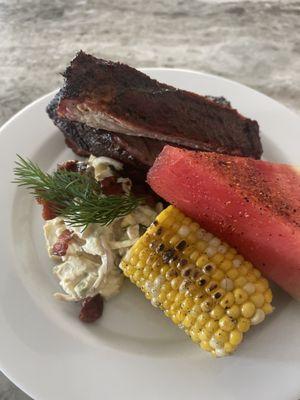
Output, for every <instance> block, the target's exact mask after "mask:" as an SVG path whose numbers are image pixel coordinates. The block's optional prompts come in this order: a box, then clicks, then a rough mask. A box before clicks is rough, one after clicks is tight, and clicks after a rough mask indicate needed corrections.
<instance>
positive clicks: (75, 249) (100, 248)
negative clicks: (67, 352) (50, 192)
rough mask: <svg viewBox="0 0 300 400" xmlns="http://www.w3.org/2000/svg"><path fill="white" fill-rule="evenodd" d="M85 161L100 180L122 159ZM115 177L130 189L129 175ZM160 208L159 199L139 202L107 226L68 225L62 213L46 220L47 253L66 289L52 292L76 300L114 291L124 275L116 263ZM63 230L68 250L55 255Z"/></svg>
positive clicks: (119, 165)
mask: <svg viewBox="0 0 300 400" xmlns="http://www.w3.org/2000/svg"><path fill="white" fill-rule="evenodd" d="M88 164H89V165H90V166H91V167H93V170H94V173H95V178H96V179H97V180H99V181H101V180H102V179H104V178H107V177H109V176H112V175H114V171H115V170H120V169H121V168H122V164H121V163H119V162H118V161H115V160H112V159H110V158H108V157H98V158H96V157H93V156H91V157H90V158H89V160H88ZM118 181H119V182H122V184H124V190H125V191H126V193H129V192H130V189H131V181H130V180H129V179H128V178H119V179H118ZM161 208H162V205H161V204H160V203H158V204H157V206H156V209H153V208H151V207H149V206H147V205H141V206H138V207H137V208H136V209H135V210H134V211H133V212H131V213H130V214H128V215H126V216H125V217H122V218H117V219H115V220H114V221H113V222H112V223H111V224H110V225H108V226H101V225H100V224H90V225H89V226H88V227H87V228H86V229H83V228H81V227H74V226H70V225H67V224H66V222H65V221H64V219H63V218H62V217H56V218H54V219H52V220H48V221H46V222H45V224H44V236H45V240H46V245H47V250H48V254H49V256H50V257H51V258H53V259H54V260H56V261H58V262H59V263H58V264H57V265H56V266H55V267H54V268H53V273H54V275H55V276H56V277H57V279H58V281H59V284H60V286H61V288H62V289H63V291H64V292H65V293H55V294H54V296H55V297H56V298H57V299H60V300H66V301H78V300H82V299H84V298H86V297H88V296H95V295H96V294H98V293H100V294H101V295H102V296H103V297H104V298H106V299H107V298H109V297H112V296H114V295H116V294H117V293H118V292H119V291H120V289H121V286H122V283H123V278H124V277H123V274H122V272H121V270H120V269H119V267H118V265H119V262H120V260H121V257H122V256H123V255H124V254H126V252H127V251H128V249H129V248H130V247H131V246H132V245H133V244H134V243H135V242H136V241H137V239H139V237H140V236H141V235H142V233H143V229H145V228H146V227H148V226H149V225H150V224H151V223H152V222H153V221H154V219H155V217H156V215H157V214H158V213H159V212H160V210H161ZM66 230H68V231H70V232H71V239H70V241H69V242H68V246H67V250H66V252H65V254H64V255H61V256H58V255H54V254H53V246H54V245H55V244H56V243H57V242H58V241H59V237H60V235H62V234H63V232H64V231H66Z"/></svg>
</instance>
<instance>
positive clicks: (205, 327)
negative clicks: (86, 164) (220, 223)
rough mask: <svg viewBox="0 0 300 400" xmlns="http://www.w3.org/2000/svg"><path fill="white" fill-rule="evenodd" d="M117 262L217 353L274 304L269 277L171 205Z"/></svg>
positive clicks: (225, 349) (193, 336)
mask: <svg viewBox="0 0 300 400" xmlns="http://www.w3.org/2000/svg"><path fill="white" fill-rule="evenodd" d="M158 232H160V233H158ZM120 267H121V269H122V270H123V272H124V274H125V275H126V276H128V277H129V278H130V279H131V280H132V281H133V282H134V283H135V284H136V285H137V286H139V287H141V289H142V291H143V292H144V293H145V296H146V298H148V299H149V300H150V301H151V303H152V304H153V305H154V306H156V307H159V308H161V309H162V311H163V312H164V313H165V315H166V316H168V317H169V318H171V320H172V321H173V322H174V323H175V324H177V325H178V326H179V327H181V328H183V329H184V331H185V332H186V333H187V334H188V335H189V336H190V337H191V339H192V340H193V341H194V342H195V343H199V345H200V346H201V347H202V348H203V349H204V350H207V351H209V352H211V353H212V354H213V355H216V356H222V355H226V354H230V353H232V352H233V351H234V349H235V348H236V347H237V346H238V345H239V343H240V342H241V341H242V338H243V333H245V332H247V331H248V329H249V328H250V325H255V324H257V323H259V322H261V321H262V320H263V319H264V318H265V315H266V314H268V313H270V312H271V311H272V309H273V308H272V306H271V304H270V302H271V300H272V293H271V291H270V289H269V285H268V281H267V280H266V279H264V278H262V277H261V276H260V273H259V272H258V271H257V270H255V269H254V267H253V266H252V264H251V263H249V262H247V261H244V259H243V257H242V256H240V255H238V254H237V253H236V250H235V249H232V248H230V247H229V246H228V245H227V244H226V243H222V242H221V241H220V240H219V239H218V238H216V237H214V236H213V235H212V234H211V233H209V232H206V231H204V230H203V229H201V228H200V227H199V225H198V224H197V223H196V222H193V221H192V220H191V219H190V218H188V217H185V216H184V214H183V213H181V212H180V211H179V210H177V209H176V208H175V207H173V206H170V207H168V208H167V209H166V210H164V211H163V212H162V213H161V214H160V215H158V217H157V219H156V223H155V224H154V225H152V226H151V227H149V228H148V230H147V232H146V233H145V234H144V235H143V236H142V237H141V238H140V239H139V240H138V241H137V242H136V243H135V244H134V246H133V247H132V248H131V250H130V251H129V252H128V253H127V254H126V256H125V257H124V258H123V260H122V261H121V264H120Z"/></svg>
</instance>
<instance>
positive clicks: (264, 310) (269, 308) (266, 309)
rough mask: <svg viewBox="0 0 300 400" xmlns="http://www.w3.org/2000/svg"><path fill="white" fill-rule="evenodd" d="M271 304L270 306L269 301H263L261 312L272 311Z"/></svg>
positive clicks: (268, 312)
mask: <svg viewBox="0 0 300 400" xmlns="http://www.w3.org/2000/svg"><path fill="white" fill-rule="evenodd" d="M273 309H274V308H273V306H271V304H270V303H265V304H264V305H263V306H262V310H263V312H264V313H265V314H270V313H271V312H272V311H273Z"/></svg>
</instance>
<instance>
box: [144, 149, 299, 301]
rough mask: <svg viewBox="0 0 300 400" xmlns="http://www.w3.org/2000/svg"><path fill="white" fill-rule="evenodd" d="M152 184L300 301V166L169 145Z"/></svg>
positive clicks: (156, 166)
mask: <svg viewBox="0 0 300 400" xmlns="http://www.w3.org/2000/svg"><path fill="white" fill-rule="evenodd" d="M148 183H149V184H150V186H151V187H152V189H153V190H154V191H155V192H156V193H157V194H158V195H160V196H161V197H162V198H164V199H165V200H167V201H168V202H170V203H171V204H174V205H175V206H176V207H178V208H179V209H180V210H182V211H183V212H184V213H186V214H187V215H189V216H190V217H192V218H194V219H195V220H196V221H198V222H199V223H200V224H201V226H202V227H203V228H205V229H206V230H208V231H210V232H212V233H213V234H215V235H217V236H219V237H220V238H221V239H222V240H224V241H226V242H228V243H229V244H231V245H232V246H235V247H236V249H237V250H238V251H239V252H240V253H241V254H243V255H244V256H245V258H247V259H249V260H250V261H252V263H253V264H254V265H256V266H257V267H258V268H259V269H260V270H261V272H262V273H263V274H264V275H265V276H266V277H268V278H270V279H271V280H273V281H274V282H276V283H277V284H278V285H279V286H281V287H282V288H283V289H285V290H286V291H287V292H288V293H290V294H291V295H292V296H293V297H295V298H296V299H299V300H300V172H299V170H297V169H296V168H293V167H292V166H288V165H285V164H274V163H270V162H266V161H257V160H253V159H250V158H245V157H234V156H226V155H221V154H216V153H203V152H194V151H189V150H183V149H178V148H175V147H171V146H166V147H164V149H163V151H162V153H161V154H160V155H159V157H158V158H157V160H156V161H155V163H154V165H153V167H152V168H151V169H150V171H149V173H148Z"/></svg>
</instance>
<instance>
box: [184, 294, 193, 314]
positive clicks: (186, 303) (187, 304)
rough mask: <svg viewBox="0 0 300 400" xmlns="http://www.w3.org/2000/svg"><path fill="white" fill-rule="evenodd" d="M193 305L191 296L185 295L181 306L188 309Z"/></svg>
mask: <svg viewBox="0 0 300 400" xmlns="http://www.w3.org/2000/svg"><path fill="white" fill-rule="evenodd" d="M193 305H194V302H193V300H192V299H191V297H186V298H185V299H184V300H183V302H182V303H181V308H182V309H183V310H184V311H188V310H190V309H191V308H192V306H193Z"/></svg>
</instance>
